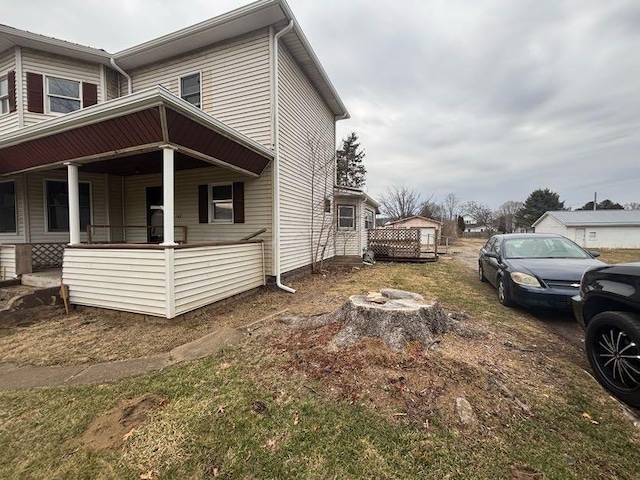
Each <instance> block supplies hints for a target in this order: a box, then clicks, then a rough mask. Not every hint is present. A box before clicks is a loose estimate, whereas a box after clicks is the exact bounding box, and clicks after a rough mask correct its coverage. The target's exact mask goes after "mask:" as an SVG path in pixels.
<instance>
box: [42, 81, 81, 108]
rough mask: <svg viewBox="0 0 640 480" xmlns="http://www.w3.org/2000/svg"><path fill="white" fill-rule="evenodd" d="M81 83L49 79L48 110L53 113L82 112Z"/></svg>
mask: <svg viewBox="0 0 640 480" xmlns="http://www.w3.org/2000/svg"><path fill="white" fill-rule="evenodd" d="M81 106H82V105H81V102H80V82H76V81H74V80H66V79H64V78H56V77H47V108H48V109H49V112H53V113H69V112H73V111H75V110H80V107H81Z"/></svg>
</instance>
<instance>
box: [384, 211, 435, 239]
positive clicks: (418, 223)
mask: <svg viewBox="0 0 640 480" xmlns="http://www.w3.org/2000/svg"><path fill="white" fill-rule="evenodd" d="M382 228H417V229H420V243H421V244H422V245H436V244H437V243H438V242H439V240H440V233H441V231H442V222H439V221H437V220H433V219H432V218H427V217H422V216H420V215H414V216H412V217H407V218H402V219H400V220H396V221H395V222H389V223H387V224H386V225H384V226H383V227H382Z"/></svg>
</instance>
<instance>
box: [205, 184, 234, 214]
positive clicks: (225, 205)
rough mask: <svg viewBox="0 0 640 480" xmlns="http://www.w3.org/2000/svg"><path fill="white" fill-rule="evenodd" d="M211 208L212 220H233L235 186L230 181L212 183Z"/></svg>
mask: <svg viewBox="0 0 640 480" xmlns="http://www.w3.org/2000/svg"><path fill="white" fill-rule="evenodd" d="M210 192H211V210H209V212H210V214H209V218H210V219H211V221H212V222H233V188H232V185H231V184H230V183H227V184H224V185H211V189H210Z"/></svg>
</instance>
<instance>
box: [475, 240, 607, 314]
mask: <svg viewBox="0 0 640 480" xmlns="http://www.w3.org/2000/svg"><path fill="white" fill-rule="evenodd" d="M598 255H599V254H598V253H597V252H587V251H586V250H583V249H582V248H581V247H579V246H578V245H577V244H575V243H574V242H572V241H571V240H569V239H568V238H566V237H563V236H562V235H556V234H544V233H508V234H503V235H494V236H493V237H491V238H490V239H489V241H488V242H487V243H486V244H485V246H484V247H482V249H481V250H480V258H479V259H478V277H479V278H480V280H481V281H483V282H486V281H489V283H491V284H492V285H493V286H494V287H496V289H497V290H498V300H499V302H500V303H501V304H502V305H505V306H507V307H512V306H515V305H521V306H524V307H534V308H552V309H556V310H571V297H572V296H574V295H575V294H576V293H578V288H579V286H580V278H581V277H582V274H583V273H584V272H585V270H587V269H589V268H592V267H596V266H600V265H605V264H604V263H603V262H601V261H599V260H596V259H595V257H596V256H598Z"/></svg>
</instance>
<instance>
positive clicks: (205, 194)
mask: <svg viewBox="0 0 640 480" xmlns="http://www.w3.org/2000/svg"><path fill="white" fill-rule="evenodd" d="M198 221H199V223H209V186H208V185H198Z"/></svg>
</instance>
